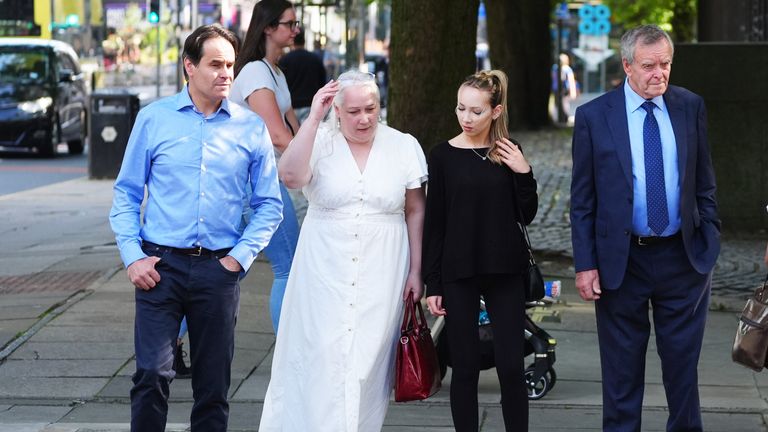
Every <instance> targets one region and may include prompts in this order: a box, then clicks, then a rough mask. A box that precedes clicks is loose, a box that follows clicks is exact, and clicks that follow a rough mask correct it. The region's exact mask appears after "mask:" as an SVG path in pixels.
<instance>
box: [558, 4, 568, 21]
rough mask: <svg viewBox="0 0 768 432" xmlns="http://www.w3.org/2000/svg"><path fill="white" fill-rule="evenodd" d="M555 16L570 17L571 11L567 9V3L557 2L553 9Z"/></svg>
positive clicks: (559, 17)
mask: <svg viewBox="0 0 768 432" xmlns="http://www.w3.org/2000/svg"><path fill="white" fill-rule="evenodd" d="M555 16H556V17H557V19H561V20H567V19H570V18H571V13H570V12H569V11H568V3H566V2H562V3H558V4H557V9H556V10H555Z"/></svg>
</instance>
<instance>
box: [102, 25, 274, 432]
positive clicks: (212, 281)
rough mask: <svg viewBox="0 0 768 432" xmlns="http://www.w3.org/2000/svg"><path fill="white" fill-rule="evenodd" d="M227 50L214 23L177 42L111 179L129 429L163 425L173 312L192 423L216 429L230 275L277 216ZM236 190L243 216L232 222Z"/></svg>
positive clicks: (222, 422) (230, 342)
mask: <svg viewBox="0 0 768 432" xmlns="http://www.w3.org/2000/svg"><path fill="white" fill-rule="evenodd" d="M237 47H238V43H237V39H236V38H235V36H234V34H232V33H231V32H229V31H227V30H224V29H223V28H221V27H218V26H215V25H214V26H203V27H200V28H198V29H197V30H195V31H194V32H193V33H192V34H191V35H190V36H189V37H188V38H187V40H186V42H185V44H184V54H183V60H184V73H185V77H187V79H188V84H187V86H186V88H185V89H184V90H182V91H181V92H180V93H178V94H177V95H175V96H172V97H169V98H165V99H162V100H159V101H157V102H155V103H153V104H150V105H149V106H147V107H146V108H144V109H143V110H141V112H139V115H138V117H137V119H136V123H135V125H134V127H133V131H132V132H131V137H130V139H129V141H128V147H127V149H126V152H125V156H124V158H123V165H122V168H121V170H120V174H119V175H118V178H117V180H116V182H115V186H114V201H113V205H112V210H111V212H110V223H111V225H112V230H113V231H114V232H115V235H116V238H117V244H118V247H119V248H120V256H121V257H122V260H123V263H124V264H125V266H126V268H127V273H128V277H129V279H130V280H131V283H133V285H134V286H135V287H136V292H135V295H136V320H135V329H134V331H135V334H134V339H135V340H134V344H135V348H136V373H135V374H134V376H133V383H134V386H133V388H132V389H131V430H132V431H141V432H151V431H163V430H164V429H165V422H166V414H167V410H168V404H167V400H168V396H169V394H168V392H169V383H170V381H171V380H172V379H173V377H174V372H173V370H172V364H173V352H174V348H175V346H176V336H177V334H178V331H179V323H180V321H181V317H182V316H184V315H186V316H187V321H188V326H189V337H190V347H191V358H192V388H193V395H194V399H195V403H194V405H193V407H192V415H191V426H192V430H193V431H205V432H208V431H225V430H226V428H227V419H228V413H229V406H228V403H227V392H228V390H229V381H230V366H231V363H232V357H233V354H234V326H235V321H236V318H237V310H238V305H239V294H240V286H239V279H240V277H241V276H242V275H243V274H244V273H245V272H246V271H247V270H248V268H249V267H250V266H251V263H252V262H253V260H254V258H255V257H256V255H257V254H258V253H259V251H260V250H261V249H263V248H264V247H265V246H266V245H267V243H269V240H270V238H271V236H272V234H273V233H274V231H275V229H276V228H277V226H278V224H279V223H280V220H281V213H282V201H281V199H280V190H279V188H278V182H277V170H276V167H275V160H274V154H273V150H272V143H271V141H270V138H269V133H268V132H267V129H266V127H265V125H264V122H263V121H262V120H261V119H260V118H259V117H258V116H257V115H256V114H254V113H253V112H251V111H250V110H247V109H245V108H242V107H239V106H237V105H236V104H230V103H229V102H228V100H227V96H228V94H229V88H230V86H231V84H232V79H233V65H234V62H235V55H236V52H237ZM246 188H250V190H251V192H252V195H251V199H250V202H249V205H250V208H251V209H252V210H253V216H252V217H251V218H250V221H249V223H248V224H247V225H246V226H245V228H244V229H241V225H240V223H241V214H242V203H243V198H244V197H245V196H246ZM145 191H146V198H145ZM142 202H144V203H145V209H144V218H143V221H142V218H141V204H142ZM142 222H143V223H142Z"/></svg>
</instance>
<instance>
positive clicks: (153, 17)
mask: <svg viewBox="0 0 768 432" xmlns="http://www.w3.org/2000/svg"><path fill="white" fill-rule="evenodd" d="M147 19H148V20H149V22H150V23H152V24H157V23H158V22H160V0H149V13H147Z"/></svg>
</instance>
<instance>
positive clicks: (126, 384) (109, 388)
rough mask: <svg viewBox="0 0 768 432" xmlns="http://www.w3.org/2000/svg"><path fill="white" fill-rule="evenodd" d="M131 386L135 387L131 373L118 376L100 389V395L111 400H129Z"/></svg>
mask: <svg viewBox="0 0 768 432" xmlns="http://www.w3.org/2000/svg"><path fill="white" fill-rule="evenodd" d="M133 370H135V369H133ZM131 374H133V372H131ZM131 387H133V382H132V381H131V376H130V375H121V376H116V377H114V378H112V379H111V380H109V382H108V383H107V384H106V385H105V386H104V387H103V388H101V389H100V390H99V393H98V397H99V398H101V399H109V400H127V399H128V397H129V396H130V394H131Z"/></svg>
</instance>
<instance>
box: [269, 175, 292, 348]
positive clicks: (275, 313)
mask: <svg viewBox="0 0 768 432" xmlns="http://www.w3.org/2000/svg"><path fill="white" fill-rule="evenodd" d="M280 195H281V196H282V198H283V221H282V222H280V226H278V227H277V231H275V234H274V235H273V236H272V239H271V240H270V241H269V244H268V245H267V247H266V248H264V253H265V254H266V255H267V258H269V263H270V264H271V265H272V273H273V274H274V280H273V281H272V291H271V293H270V295H269V313H270V315H271V317H272V328H274V330H275V334H277V327H278V324H279V323H280V308H282V307H283V295H284V294H285V286H286V285H287V284H288V274H289V273H290V271H291V263H292V262H293V255H294V254H295V253H296V244H297V243H298V242H299V222H298V220H297V219H296V211H295V210H294V209H293V202H292V201H291V197H290V195H289V194H288V189H286V187H285V186H284V185H283V183H282V182H281V183H280Z"/></svg>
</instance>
